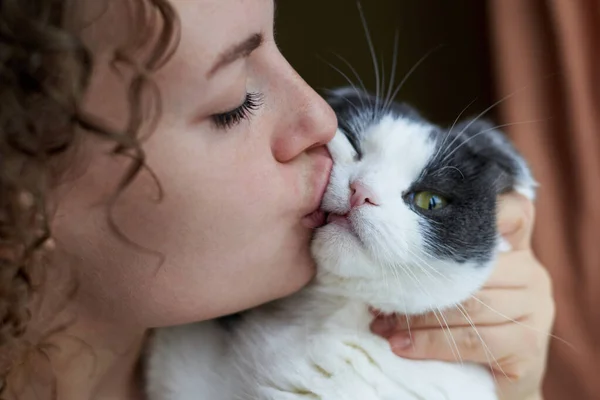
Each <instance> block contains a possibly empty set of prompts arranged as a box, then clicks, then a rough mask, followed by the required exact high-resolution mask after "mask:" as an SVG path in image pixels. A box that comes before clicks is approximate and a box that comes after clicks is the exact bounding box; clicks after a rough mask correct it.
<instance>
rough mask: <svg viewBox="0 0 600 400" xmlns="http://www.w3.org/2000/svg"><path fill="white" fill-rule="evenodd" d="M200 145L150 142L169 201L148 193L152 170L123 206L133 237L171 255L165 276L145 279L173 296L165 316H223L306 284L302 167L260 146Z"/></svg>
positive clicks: (157, 293) (163, 296)
mask: <svg viewBox="0 0 600 400" xmlns="http://www.w3.org/2000/svg"><path fill="white" fill-rule="evenodd" d="M196 148H197V149H198V150H197V151H196V152H193V151H190V150H189V146H188V150H187V151H184V150H183V149H181V151H178V150H177V149H171V150H169V149H166V148H165V147H164V146H162V147H161V151H160V152H158V151H156V152H154V151H152V150H150V151H149V160H150V163H151V165H150V166H151V167H152V169H153V171H154V172H155V173H156V174H157V175H158V178H159V180H160V182H161V184H162V186H163V189H164V192H165V198H164V200H163V201H162V202H161V203H159V204H152V203H151V202H149V201H148V200H146V201H141V200H140V199H139V196H140V195H141V194H143V193H146V194H147V193H148V192H149V191H150V190H149V189H148V188H149V187H151V186H150V185H151V181H150V179H149V178H148V177H145V178H144V180H143V181H141V180H140V182H139V183H136V185H135V186H134V187H132V189H131V195H130V196H129V198H128V199H123V201H122V202H121V203H120V206H119V212H118V216H117V218H118V220H119V221H120V223H122V224H123V226H125V227H126V231H127V233H128V234H129V236H130V237H131V238H132V239H134V240H136V241H137V242H140V243H143V244H144V245H145V246H147V247H150V248H152V249H154V250H156V251H158V252H160V253H161V254H163V255H164V256H165V257H166V258H165V263H164V265H163V267H162V270H161V272H160V274H159V276H156V277H155V276H150V275H146V276H145V277H144V278H143V279H144V280H146V281H148V282H149V285H150V286H151V287H153V288H154V289H153V290H152V297H154V298H156V300H155V302H156V303H161V304H164V309H162V312H163V313H162V317H164V315H166V314H173V315H172V317H173V318H178V319H180V320H186V319H190V318H191V320H194V319H198V318H204V317H206V315H210V316H216V315H221V314H224V313H227V312H235V311H238V310H239V309H243V308H246V307H249V306H251V305H254V304H258V303H261V302H264V301H269V300H272V299H273V298H275V297H279V296H283V295H286V294H289V293H290V292H292V291H295V290H297V289H298V288H300V287H301V286H302V285H303V284H304V283H306V281H307V280H308V279H310V277H311V276H312V273H313V269H314V265H313V262H312V259H311V257H310V253H309V250H308V247H309V241H310V232H309V231H307V230H306V229H304V228H302V227H301V226H300V224H299V218H298V215H297V214H298V208H299V205H300V204H301V200H300V199H301V197H299V196H298V193H299V192H300V186H299V184H300V182H301V181H302V179H301V174H300V171H299V170H298V168H287V167H286V166H283V165H281V164H277V163H274V162H271V159H270V156H269V154H268V153H267V154H265V152H264V151H263V152H261V151H260V150H259V149H257V148H247V149H246V150H245V151H242V150H239V151H235V149H232V148H219V149H213V150H212V151H211V152H205V151H201V150H200V149H199V145H198V147H196ZM219 150H220V151H219ZM198 160H201V161H198ZM174 292H176V293H174ZM159 311H160V310H155V311H153V312H159ZM199 313H201V314H202V315H199ZM175 315H177V316H175ZM155 317H156V319H157V320H158V319H159V318H161V315H156V316H155ZM170 317H171V316H170ZM169 322H172V321H169ZM160 323H162V322H160Z"/></svg>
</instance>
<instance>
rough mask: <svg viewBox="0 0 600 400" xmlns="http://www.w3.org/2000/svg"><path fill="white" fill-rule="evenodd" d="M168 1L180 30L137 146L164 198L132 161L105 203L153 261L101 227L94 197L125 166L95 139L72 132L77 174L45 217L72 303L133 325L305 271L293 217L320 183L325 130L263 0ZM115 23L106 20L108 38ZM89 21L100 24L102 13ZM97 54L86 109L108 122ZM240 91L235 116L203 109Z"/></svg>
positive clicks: (324, 176)
mask: <svg viewBox="0 0 600 400" xmlns="http://www.w3.org/2000/svg"><path fill="white" fill-rule="evenodd" d="M114 3H118V2H114ZM172 4H173V5H174V7H175V8H176V10H177V12H178V13H179V16H180V18H181V34H182V38H181V42H180V45H179V47H178V49H177V51H176V53H175V55H174V57H173V58H172V59H171V60H170V61H169V62H168V63H167V64H166V66H165V67H163V68H162V69H161V70H160V71H159V73H158V74H157V75H156V76H155V81H156V83H157V84H158V87H159V89H160V93H161V99H162V102H163V105H162V114H161V118H160V122H159V125H158V127H157V128H156V129H155V130H154V133H153V134H152V135H151V136H150V138H149V139H148V140H146V141H144V144H143V148H144V150H145V152H146V154H147V164H148V166H149V168H150V169H151V171H152V172H153V173H155V174H156V176H157V177H158V180H159V182H160V184H161V185H162V188H163V189H164V193H165V195H164V199H163V200H162V202H160V203H157V202H156V197H157V187H156V185H155V183H154V181H153V180H152V178H151V175H150V173H148V172H146V171H142V172H141V173H140V175H139V176H138V177H137V178H136V180H135V181H134V183H133V184H132V185H130V186H129V187H128V189H127V190H126V191H125V192H124V194H123V195H122V196H121V197H120V199H119V201H118V204H117V206H116V207H115V209H114V213H113V215H114V219H115V221H116V222H117V225H118V226H119V228H120V230H121V231H122V232H123V233H124V234H125V235H126V236H127V237H128V238H129V239H130V240H132V241H133V242H135V243H136V244H138V245H140V246H143V247H144V248H147V249H151V250H152V251H155V252H157V253H159V254H162V255H163V256H164V257H165V258H164V263H163V264H162V265H160V266H159V262H160V260H159V258H158V257H157V256H156V255H153V254H149V253H147V252H144V251H142V250H139V249H138V248H136V247H133V246H132V245H130V244H128V243H127V242H125V241H123V240H122V239H120V238H119V237H118V236H117V235H115V234H114V233H113V231H112V230H111V229H110V228H109V224H108V221H107V213H106V205H105V204H106V200H107V198H108V197H109V196H110V195H111V194H112V193H113V192H114V190H115V187H116V185H117V182H118V179H119V178H120V177H121V176H122V174H123V173H124V172H125V170H126V166H127V165H128V164H127V161H126V160H125V159H124V158H116V157H113V156H110V155H107V150H108V149H109V147H108V145H107V144H106V143H103V142H101V141H99V140H97V141H96V140H94V139H87V141H86V142H85V143H83V144H82V150H81V154H82V155H83V157H82V158H84V159H85V160H86V164H85V165H86V169H85V173H83V174H78V175H77V177H76V178H74V179H71V180H68V181H65V183H64V185H63V186H62V187H60V188H59V190H57V193H58V211H57V212H56V215H55V218H54V223H53V225H54V226H53V229H54V236H55V239H56V242H57V245H58V252H57V262H59V263H61V264H62V265H61V267H64V266H65V265H71V266H72V267H73V268H75V269H76V271H77V272H78V273H79V274H80V276H79V283H80V289H79V293H80V297H79V298H78V307H80V308H81V310H82V311H83V312H84V313H87V314H90V313H91V315H88V317H91V318H95V319H104V320H106V319H111V320H114V321H118V322H119V323H130V324H132V325H135V326H142V327H151V326H162V325H170V324H178V323H185V322H191V321H195V320H200V319H205V318H211V317H215V316H219V315H223V314H227V313H231V312H235V311H239V310H241V309H244V308H247V307H251V306H254V305H257V304H259V303H263V302H266V301H269V300H272V299H274V298H277V297H281V296H284V295H287V294H290V293H291V292H293V291H295V290H297V289H299V288H300V287H302V286H303V285H304V284H306V283H307V281H308V280H309V279H310V278H311V277H312V275H313V268H314V264H313V260H312V258H311V255H310V252H309V241H310V240H311V233H312V229H311V227H310V224H307V223H306V222H307V221H306V220H305V218H304V217H305V216H306V215H307V214H309V213H311V212H312V211H314V210H315V209H316V208H317V207H318V205H319V203H320V200H321V197H322V194H323V192H324V190H325V186H326V184H327V180H328V177H329V172H330V169H331V159H330V157H329V155H328V153H327V151H326V150H325V148H324V147H323V144H325V143H326V142H328V141H329V140H330V139H331V138H332V136H333V134H334V131H335V128H336V119H335V116H334V115H333V112H332V111H331V109H330V108H329V107H328V106H327V105H326V104H325V103H324V101H323V100H322V99H321V98H320V97H319V96H318V95H317V94H316V93H315V92H313V91H312V90H311V89H310V87H308V86H307V84H306V83H305V82H304V81H303V80H302V79H301V78H300V77H299V76H298V75H297V74H296V73H295V72H294V70H293V69H292V68H291V66H290V65H289V64H288V63H287V62H286V60H285V59H284V58H283V56H282V55H281V54H280V52H279V50H278V49H277V47H276V44H275V41H274V37H273V14H274V5H273V0H194V1H189V0H173V1H172ZM97 23H98V24H102V23H103V22H102V21H99V22H97ZM109 24H110V23H109ZM119 26H120V24H117V23H116V22H113V23H112V24H111V26H110V27H109V30H110V32H108V33H110V34H111V35H110V36H118V34H117V33H115V32H119V31H118V29H119V28H118V27H119ZM98 32H103V34H105V35H106V34H107V31H106V25H105V26H104V27H100V28H98ZM91 37H92V38H94V35H91ZM98 37H100V36H98ZM104 37H105V38H106V37H109V36H104ZM98 40H99V39H98ZM107 54H109V51H108V50H106V52H105V53H99V54H98V56H97V60H98V61H97V62H98V64H99V65H98V69H97V70H96V72H95V76H94V79H93V84H92V87H91V89H90V92H89V103H88V104H87V107H88V108H89V110H90V111H91V112H93V113H94V114H97V115H100V116H102V117H104V118H105V119H107V120H109V121H114V123H119V121H121V122H122V121H123V120H124V118H126V116H127V111H128V106H127V100H126V92H125V86H124V84H123V81H122V80H120V79H121V78H119V76H118V75H117V74H115V73H114V72H113V71H112V70H111V69H110V68H108V65H107V63H106V62H103V60H104V56H106V55H107ZM107 59H108V58H107ZM245 99H248V101H249V103H246V106H250V107H251V108H254V110H252V112H251V113H246V116H247V118H237V117H232V118H229V119H226V118H224V117H223V116H221V117H215V115H218V114H222V113H224V112H228V111H231V110H234V109H236V108H238V107H240V106H242V104H244V101H245ZM238 116H241V115H238ZM88 136H89V135H88Z"/></svg>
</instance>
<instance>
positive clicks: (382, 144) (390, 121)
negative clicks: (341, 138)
mask: <svg viewBox="0 0 600 400" xmlns="http://www.w3.org/2000/svg"><path fill="white" fill-rule="evenodd" d="M432 130H433V126H431V125H430V124H426V123H422V122H419V121H415V120H412V119H410V118H407V117H397V116H394V115H387V116H385V117H383V118H381V119H380V120H378V121H376V122H373V123H371V125H370V126H369V127H368V128H367V129H365V130H364V131H363V132H362V135H361V138H360V139H359V146H360V150H361V157H362V158H363V159H364V160H365V161H366V162H370V161H374V160H381V161H384V162H387V163H393V164H394V165H397V166H401V167H402V168H405V169H407V170H409V171H412V170H422V169H423V168H424V167H425V166H426V165H427V163H428V162H429V160H430V159H431V157H432V156H433V153H434V150H435V141H434V140H433V134H432Z"/></svg>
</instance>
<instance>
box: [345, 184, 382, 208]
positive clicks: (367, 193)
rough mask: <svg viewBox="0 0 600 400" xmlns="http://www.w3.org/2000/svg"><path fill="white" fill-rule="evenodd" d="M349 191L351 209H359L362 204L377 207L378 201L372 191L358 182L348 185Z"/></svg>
mask: <svg viewBox="0 0 600 400" xmlns="http://www.w3.org/2000/svg"><path fill="white" fill-rule="evenodd" d="M350 191H351V193H352V194H351V195H350V208H351V209H353V208H356V207H360V206H362V205H364V204H371V205H373V206H378V205H379V200H378V199H377V197H376V196H375V194H374V193H373V191H372V190H371V189H369V188H368V187H367V186H365V185H363V184H361V183H359V182H352V183H351V184H350Z"/></svg>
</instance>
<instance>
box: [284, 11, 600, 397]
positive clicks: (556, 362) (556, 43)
mask: <svg viewBox="0 0 600 400" xmlns="http://www.w3.org/2000/svg"><path fill="white" fill-rule="evenodd" d="M362 3H363V4H362V6H363V10H364V15H365V17H366V20H367V23H368V26H369V29H370V31H371V36H372V39H373V42H374V45H375V48H376V52H377V58H378V61H379V63H380V67H381V65H383V66H384V70H385V73H384V75H385V76H386V78H387V79H388V80H389V77H390V75H391V69H392V68H391V67H392V59H393V54H394V37H395V34H396V32H397V33H398V35H399V36H398V37H399V41H398V47H397V51H398V62H397V65H396V68H395V74H396V82H400V81H401V80H402V79H403V78H404V77H405V75H406V74H407V73H408V72H409V71H410V70H411V69H412V68H413V67H414V66H415V65H416V64H417V63H418V62H419V60H420V59H421V58H422V57H424V56H426V55H427V54H428V53H431V54H429V56H427V58H426V59H425V60H424V61H423V62H422V63H421V64H420V65H419V66H418V68H416V69H415V70H414V72H413V73H412V74H411V76H410V77H409V78H408V79H407V81H406V83H405V84H404V86H403V88H402V90H401V91H400V93H399V95H398V97H397V98H398V99H400V100H403V101H406V102H408V103H410V104H412V105H413V106H415V107H417V108H418V109H419V111H420V112H422V113H423V114H424V115H425V116H426V117H428V118H429V119H430V120H432V121H434V122H436V123H439V124H452V122H453V121H454V119H455V118H456V117H457V116H458V114H459V113H460V112H461V111H462V110H463V109H464V108H465V107H466V106H467V105H469V104H470V103H471V102H473V104H472V105H471V106H470V107H469V109H468V111H467V112H466V113H465V115H467V116H469V115H470V116H474V115H477V114H478V113H479V112H481V111H483V110H485V109H486V108H488V107H489V106H491V105H492V104H494V103H495V102H496V101H498V100H500V99H503V98H505V97H508V98H507V99H506V100H504V101H502V102H500V103H499V104H498V106H497V107H494V108H493V109H492V110H491V111H490V112H489V113H488V114H487V117H488V118H491V119H492V120H494V121H495V122H496V123H497V124H510V125H509V126H507V127H506V128H505V131H506V133H507V134H508V135H509V136H511V138H512V139H513V140H514V142H515V144H516V145H517V147H518V148H519V149H520V150H521V151H522V152H523V153H524V154H525V156H526V157H527V158H528V160H529V161H530V163H531V165H532V168H533V170H534V173H535V175H536V177H537V179H538V181H539V182H540V185H541V186H540V191H539V199H538V202H537V206H536V210H537V217H536V230H535V233H534V249H535V252H536V254H537V256H538V257H539V258H540V260H541V261H542V263H543V264H544V265H545V266H546V267H547V268H548V270H549V272H550V274H551V275H552V277H553V280H554V290H555V297H556V302H557V320H556V323H555V329H554V334H555V335H557V336H559V337H560V338H562V339H564V340H566V341H568V342H569V343H571V344H572V345H573V346H574V347H575V349H573V348H572V347H569V346H567V345H565V344H564V343H562V342H561V341H558V340H554V341H552V344H551V352H550V359H549V361H548V372H547V376H546V380H545V387H544V389H545V390H544V399H545V400H565V399H577V400H587V399H590V400H595V399H600V379H599V378H598V376H599V375H598V373H599V370H600V311H599V310H598V309H597V307H599V306H600V206H599V205H598V199H600V135H599V128H600V117H599V115H600V114H599V113H598V111H597V109H598V106H599V105H600V51H599V49H600V46H599V45H600V43H599V42H600V2H598V1H593V0H453V1H448V0H363V1H362ZM277 18H278V20H277V21H278V25H277V35H278V42H279V45H280V47H281V49H282V51H283V53H284V55H285V56H286V57H287V58H288V60H289V61H290V62H291V64H292V65H293V66H294V67H295V68H296V69H297V70H298V72H299V73H300V75H302V76H303V77H304V78H305V79H306V80H307V81H308V82H309V83H310V84H311V85H312V86H313V87H314V88H315V89H317V90H322V89H326V88H332V87H335V86H340V85H346V84H347V81H346V80H345V78H344V77H343V76H342V75H341V74H340V73H339V72H336V71H335V70H334V69H333V68H332V67H331V66H329V65H328V64H327V63H328V62H329V63H331V64H333V65H334V66H335V67H337V68H339V69H341V70H342V71H343V72H344V73H346V74H347V75H348V76H349V77H351V79H352V80H353V81H354V82H356V81H357V80H356V78H355V77H354V76H353V75H352V71H351V69H350V68H349V67H348V65H347V64H345V62H344V61H342V59H340V58H339V56H341V57H343V58H344V59H346V60H347V62H348V63H349V64H350V65H352V67H353V68H355V69H356V71H357V72H358V74H359V75H360V77H361V79H362V80H363V81H364V82H365V85H366V86H367V88H368V89H374V88H375V79H374V77H375V74H374V68H373V64H372V58H371V55H370V52H369V47H368V44H367V41H366V37H365V33H364V30H363V27H362V24H361V19H360V14H359V12H358V8H357V5H356V2H355V1H354V0H296V1H290V0H287V1H279V2H278V16H277ZM432 51H433V52H432Z"/></svg>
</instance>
